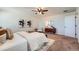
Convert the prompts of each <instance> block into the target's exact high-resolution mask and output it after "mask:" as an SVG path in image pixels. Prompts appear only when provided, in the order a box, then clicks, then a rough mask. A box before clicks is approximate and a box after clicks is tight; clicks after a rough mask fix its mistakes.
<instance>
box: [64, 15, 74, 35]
mask: <svg viewBox="0 0 79 59" xmlns="http://www.w3.org/2000/svg"><path fill="white" fill-rule="evenodd" d="M65 35H66V36H70V37H75V15H67V16H65Z"/></svg>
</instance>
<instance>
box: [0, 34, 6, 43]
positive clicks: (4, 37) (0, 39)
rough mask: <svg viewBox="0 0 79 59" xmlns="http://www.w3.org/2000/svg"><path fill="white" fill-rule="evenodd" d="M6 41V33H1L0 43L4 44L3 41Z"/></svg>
mask: <svg viewBox="0 0 79 59" xmlns="http://www.w3.org/2000/svg"><path fill="white" fill-rule="evenodd" d="M5 42H6V33H5V34H2V35H0V44H3V43H5Z"/></svg>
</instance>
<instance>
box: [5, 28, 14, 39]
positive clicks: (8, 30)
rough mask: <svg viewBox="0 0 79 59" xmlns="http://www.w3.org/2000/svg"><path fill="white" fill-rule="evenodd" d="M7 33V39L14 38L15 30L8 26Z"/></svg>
mask: <svg viewBox="0 0 79 59" xmlns="http://www.w3.org/2000/svg"><path fill="white" fill-rule="evenodd" d="M6 34H7V35H6V36H7V37H6V38H7V39H9V40H11V39H13V32H12V31H11V30H10V29H8V28H7V29H6Z"/></svg>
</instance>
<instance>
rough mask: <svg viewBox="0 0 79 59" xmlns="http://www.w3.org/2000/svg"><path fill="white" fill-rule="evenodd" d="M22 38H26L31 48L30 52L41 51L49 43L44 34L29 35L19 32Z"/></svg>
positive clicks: (34, 33)
mask: <svg viewBox="0 0 79 59" xmlns="http://www.w3.org/2000/svg"><path fill="white" fill-rule="evenodd" d="M17 33H18V34H19V35H20V36H22V37H24V38H26V40H27V41H28V44H29V46H30V50H33V51H34V50H39V49H40V48H41V47H42V46H43V45H44V43H46V42H48V39H47V38H46V36H45V35H44V34H43V33H37V32H33V33H27V32H24V31H22V32H17Z"/></svg>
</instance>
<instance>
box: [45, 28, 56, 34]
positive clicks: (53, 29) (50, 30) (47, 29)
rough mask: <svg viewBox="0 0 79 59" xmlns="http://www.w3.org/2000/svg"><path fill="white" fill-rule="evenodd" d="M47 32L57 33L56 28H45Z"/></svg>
mask: <svg viewBox="0 0 79 59" xmlns="http://www.w3.org/2000/svg"><path fill="white" fill-rule="evenodd" d="M45 32H46V33H53V34H55V33H56V28H45Z"/></svg>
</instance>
